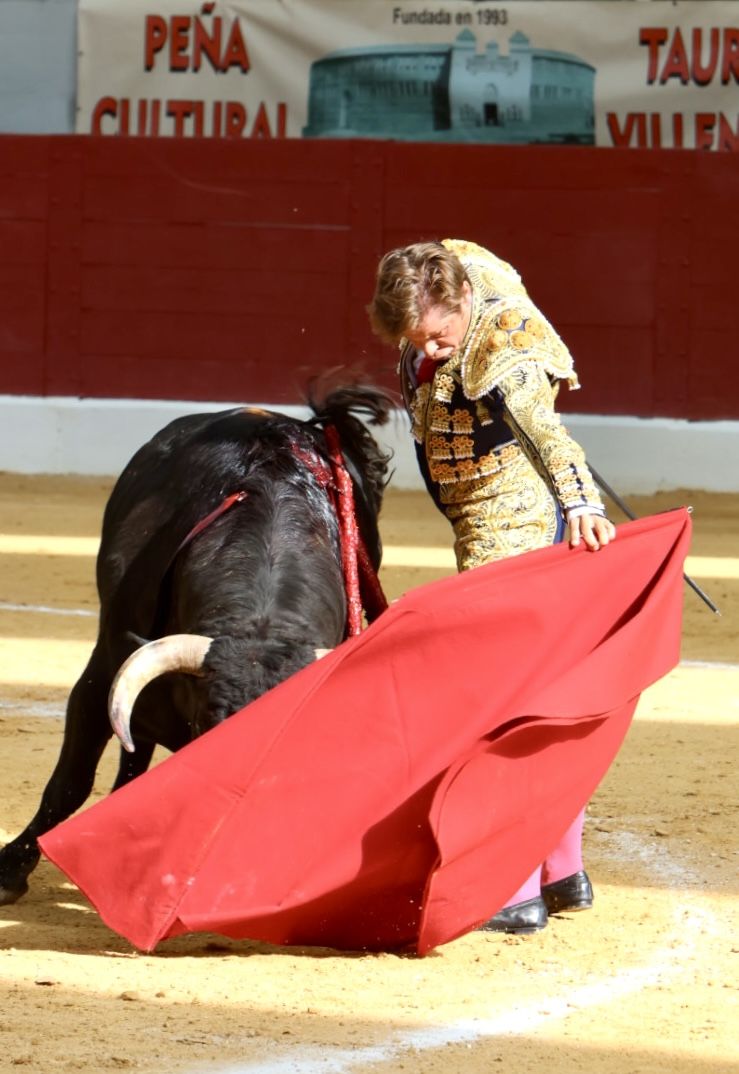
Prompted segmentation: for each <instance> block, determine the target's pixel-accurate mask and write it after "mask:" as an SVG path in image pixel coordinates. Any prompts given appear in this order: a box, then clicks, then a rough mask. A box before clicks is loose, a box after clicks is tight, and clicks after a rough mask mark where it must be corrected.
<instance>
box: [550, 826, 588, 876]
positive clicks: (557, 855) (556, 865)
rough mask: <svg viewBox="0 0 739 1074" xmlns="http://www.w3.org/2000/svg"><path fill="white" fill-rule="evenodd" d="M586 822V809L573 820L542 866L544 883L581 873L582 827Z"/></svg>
mask: <svg viewBox="0 0 739 1074" xmlns="http://www.w3.org/2000/svg"><path fill="white" fill-rule="evenodd" d="M584 823H585V810H584V809H583V811H582V812H581V813H578V815H577V816H576V817H575V819H574V820H573V822H572V824H571V825H570V826H569V828H568V829H567V831H566V832H565V834H564V835H563V836H562V838H561V839H560V841H559V843H558V844H557V846H556V847H555V848H554V850H553V851H552V853H551V854H550V855H549V856H548V857H547V859H546V861H545V862H544V865H543V866H542V874H541V881H542V883H543V884H554V883H556V881H557V880H564V878H565V877H566V876H572V874H573V873H579V872H580V870H581V869H582V829H583V825H584Z"/></svg>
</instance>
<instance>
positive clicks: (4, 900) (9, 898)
mask: <svg viewBox="0 0 739 1074" xmlns="http://www.w3.org/2000/svg"><path fill="white" fill-rule="evenodd" d="M27 891H28V884H27V883H26V881H25V880H22V881H21V882H20V884H19V885H18V886H17V887H12V888H11V887H7V886H6V885H5V884H0V906H10V905H11V903H14V902H18V899H20V898H21V896H22V895H25V894H26V892H27Z"/></svg>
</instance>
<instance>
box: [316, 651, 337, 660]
mask: <svg viewBox="0 0 739 1074" xmlns="http://www.w3.org/2000/svg"><path fill="white" fill-rule="evenodd" d="M313 652H314V653H315V654H316V660H320V659H321V657H322V656H326V655H327V654H328V653H332V652H333V649H314V650H313Z"/></svg>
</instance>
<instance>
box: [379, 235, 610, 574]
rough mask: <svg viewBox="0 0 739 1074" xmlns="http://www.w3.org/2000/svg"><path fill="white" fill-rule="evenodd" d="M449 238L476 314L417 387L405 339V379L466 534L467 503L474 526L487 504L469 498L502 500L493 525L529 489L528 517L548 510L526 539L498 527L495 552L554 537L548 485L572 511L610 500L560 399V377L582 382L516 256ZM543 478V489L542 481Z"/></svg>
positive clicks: (514, 509)
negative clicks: (510, 259)
mask: <svg viewBox="0 0 739 1074" xmlns="http://www.w3.org/2000/svg"><path fill="white" fill-rule="evenodd" d="M444 246H446V247H447V249H449V250H451V251H452V252H453V253H455V254H456V255H457V256H458V257H459V258H460V260H461V261H462V263H463V264H464V267H465V270H466V272H467V276H468V278H469V280H470V283H471V285H472V314H471V319H470V325H469V328H468V331H467V334H466V336H465V339H464V340H463V342H462V345H461V346H460V347H459V349H458V350H457V352H456V353H455V354H453V355H452V356H451V357H450V358H449V359H447V360H446V361H444V362H440V363H439V365H438V367H437V369H436V371H435V374H434V377H433V380H432V381H431V383H426V384H421V385H420V386H418V387H416V380H415V376H414V373H413V361H414V358H415V356H416V351H415V348H414V347H413V346H412V345H411V344H409V343H407V341H405V340H403V341H401V358H400V366H399V373H400V379H401V387H402V390H403V396H404V399H405V402H406V406H407V408H408V411H409V413H410V416H411V423H412V431H413V436H414V438H415V440H416V443H417V445H418V449H419V450H418V455H419V463H420V465H421V469H422V471H423V472H424V477H425V479H426V482H427V485H428V487H429V490H430V491H431V492H432V495H434V498H435V500H436V502H437V505H438V506H439V507H440V508H441V510H443V511H444V513H445V514H446V515H447V516H448V517H449V518H450V520H451V521H452V523H453V524H454V525H455V531H456V532H457V537H458V540H459V539H461V538H462V537H463V533H462V530H461V529H459V528H458V524H459V516H460V511H462V513H464V514H465V517H466V523H465V526H466V532H467V531H469V529H470V527H472V529H475V528H477V529H478V530H479V529H480V528H481V526H483V523H480V522H478V523H474V520H473V519H472V516H473V515H474V514H475V513H477V514H480V512H479V511H477V509H476V508H475V507H474V506H473V507H472V509H471V510H469V511H466V510H464V508H463V505H464V504H468V505H470V504H471V505H475V504H481V503H482V502H483V501H484V500H490V499H491V498H493V499H498V500H499V501H500V502H499V503H498V504H497V506H496V509H495V519H494V520H491V518H490V517H488V518H487V521H486V522H485V523H484V526H485V527H486V528H488V529H489V528H490V525H491V524H492V525H494V526H497V528H498V529H499V530H500V529H501V528H502V529H505V530H509V531H510V530H512V529H515V527H516V525H517V524H518V523H517V518H518V520H519V521H520V518H521V517H522V512H523V504H524V501H527V500H528V512H527V515H526V517H527V519H528V520H529V522H530V521H531V519H532V518H533V517H534V516H535V515H536V513H537V511H538V513H539V514H540V515H541V516H542V522H541V525H540V526H538V527H537V526H534V529H533V530H532V529H531V528H530V527H529V528H528V529H527V532H526V533H525V534H524V533H523V530H522V532H521V534H519V538H520V541H519V543H520V547H519V546H516V547H512V546H511V543H510V539H509V537H506V538H501V540H502V543H499V545H496V550H495V551H493V552H492V553H491V554H490V555H488V556H487V558H495V557H496V556H498V555H507V554H512V553H513V552H515V551H525V550H527V548H530V547H540V546H541V545H542V544H544V543H548V542H549V541H551V540H552V539H553V533H554V529H553V526H554V521H553V519H554V516H553V514H552V513H551V512H552V507H551V497H552V496H554V497H555V499H556V501H557V502H558V503H559V504H560V505H561V508H562V509H563V510H564V511H565V512H567V511H570V510H572V509H575V508H581V509H582V508H589V509H591V510H593V511H595V512H599V513H603V506H602V502H601V499H600V496H599V494H598V492H597V489H596V487H595V484H594V482H593V478H592V475H591V474H590V471H589V470H588V467H587V464H586V462H585V456H584V453H583V451H582V449H581V448H580V446H579V445H578V444H577V443H576V442H575V441H574V440H573V439H572V438H571V437H570V435H569V434H568V432H567V430H566V429H565V427H564V425H563V424H562V421H561V419H560V417H559V415H558V414H557V413H556V411H555V408H554V404H555V398H556V391H557V382H558V381H559V380H566V381H567V382H568V384H569V385H570V387H572V388H577V387H579V384H578V381H577V376H576V373H575V370H574V365H573V361H572V356H571V355H570V353H569V351H568V349H567V347H566V346H565V344H564V343H563V342H562V340H561V339H560V337H559V336H558V335H557V333H556V332H555V330H554V329H553V328H552V326H551V325H550V324H549V322H548V321H547V320H546V319H545V318H544V317H543V315H542V314H541V313H540V312H539V310H538V309H537V308H536V307H535V306H534V304H533V303H532V301H531V299H530V298H529V297H528V295H527V293H526V290H525V288H524V286H523V284H522V282H521V278H520V276H519V275H518V273H517V272H516V271H515V269H513V268H512V267H511V266H510V265H509V264H507V263H506V262H504V261H502V260H500V258H498V257H496V256H495V255H494V254H491V253H490V252H489V251H487V250H485V249H483V248H482V247H481V246H477V245H476V244H475V243H470V242H462V241H459V240H453V239H445V240H444ZM532 468H533V471H534V472H532ZM537 482H539V483H541V482H543V483H544V485H545V486H546V489H545V488H537V489H536V490H535V486H536V484H537ZM534 491H535V493H536V494H535V499H536V501H537V505H538V506H535V505H534V503H533V502H532V495H533V494H534ZM545 499H548V500H549V506H548V507H546V508H545V506H544V500H545ZM483 513H484V512H483ZM524 513H526V512H524ZM544 513H546V514H547V515H548V516H549V517H548V520H547V521H544V519H543V514H544ZM488 514H489V505H488ZM527 525H528V523H527ZM534 531H537V532H534ZM467 536H469V532H467ZM514 544H515V542H514ZM459 558H460V550H459V549H458V559H459ZM467 565H471V564H469V563H468V564H467Z"/></svg>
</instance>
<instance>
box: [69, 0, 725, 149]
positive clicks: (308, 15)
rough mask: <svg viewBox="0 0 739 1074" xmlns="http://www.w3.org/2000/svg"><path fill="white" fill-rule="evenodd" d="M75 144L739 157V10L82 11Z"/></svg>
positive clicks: (435, 6)
mask: <svg viewBox="0 0 739 1074" xmlns="http://www.w3.org/2000/svg"><path fill="white" fill-rule="evenodd" d="M79 47H80V54H79V67H78V102H77V103H78V109H77V131H78V133H89V134H102V135H146V136H173V137H203V136H205V137H217V138H285V137H288V138H379V139H394V140H405V141H413V140H415V141H425V142H481V143H486V144H503V143H505V144H525V143H527V144H532V143H547V144H573V145H598V146H622V147H632V148H641V149H648V148H686V149H710V150H736V149H737V148H739V109H738V108H737V82H739V5H737V3H736V2H735V0H683V2H681V0H671V2H668V0H651V2H649V3H624V2H622V0H548V2H547V3H541V2H540V0H508V2H507V3H499V4H498V3H487V2H486V0H441V2H438V3H437V2H435V0H428V2H424V0H280V2H279V3H278V2H277V0H235V2H233V3H215V2H206V3H189V2H188V0H127V3H126V4H125V5H124V4H121V2H120V0H79Z"/></svg>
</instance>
